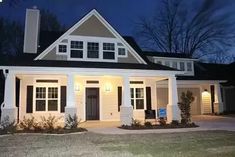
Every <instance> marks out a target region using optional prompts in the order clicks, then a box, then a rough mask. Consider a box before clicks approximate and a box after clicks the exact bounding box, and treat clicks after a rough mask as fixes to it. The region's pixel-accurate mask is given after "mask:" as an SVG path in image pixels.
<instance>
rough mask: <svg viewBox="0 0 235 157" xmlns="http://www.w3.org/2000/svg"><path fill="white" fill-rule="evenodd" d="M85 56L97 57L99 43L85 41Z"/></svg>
mask: <svg viewBox="0 0 235 157" xmlns="http://www.w3.org/2000/svg"><path fill="white" fill-rule="evenodd" d="M87 58H99V43H96V42H87Z"/></svg>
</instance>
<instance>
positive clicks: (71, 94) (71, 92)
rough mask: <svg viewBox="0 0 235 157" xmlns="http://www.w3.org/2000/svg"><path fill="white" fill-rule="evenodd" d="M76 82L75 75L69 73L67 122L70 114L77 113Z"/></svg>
mask: <svg viewBox="0 0 235 157" xmlns="http://www.w3.org/2000/svg"><path fill="white" fill-rule="evenodd" d="M74 82H75V75H74V74H68V75H67V88H66V106H65V122H66V118H67V117H68V116H69V115H70V116H74V115H75V114H77V106H76V102H75V86H74V85H75V84H74Z"/></svg>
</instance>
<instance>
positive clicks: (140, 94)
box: [135, 88, 144, 98]
mask: <svg viewBox="0 0 235 157" xmlns="http://www.w3.org/2000/svg"><path fill="white" fill-rule="evenodd" d="M135 95H136V98H144V89H143V88H136V91H135Z"/></svg>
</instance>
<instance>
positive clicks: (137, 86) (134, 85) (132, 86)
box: [130, 80, 146, 111]
mask: <svg viewBox="0 0 235 157" xmlns="http://www.w3.org/2000/svg"><path fill="white" fill-rule="evenodd" d="M130 81H143V80H130ZM131 88H134V108H133V110H134V111H144V110H146V89H145V88H146V86H145V82H144V81H143V84H130V90H131ZM136 88H143V91H144V98H143V99H144V109H136V97H135V89H136ZM130 97H131V95H130ZM131 100H132V98H131Z"/></svg>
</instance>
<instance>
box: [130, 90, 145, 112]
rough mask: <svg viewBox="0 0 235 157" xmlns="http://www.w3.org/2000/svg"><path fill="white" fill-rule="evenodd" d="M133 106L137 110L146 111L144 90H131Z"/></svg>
mask: <svg viewBox="0 0 235 157" xmlns="http://www.w3.org/2000/svg"><path fill="white" fill-rule="evenodd" d="M131 105H132V106H133V108H134V109H135V110H138V109H140V110H143V109H144V88H131Z"/></svg>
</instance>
